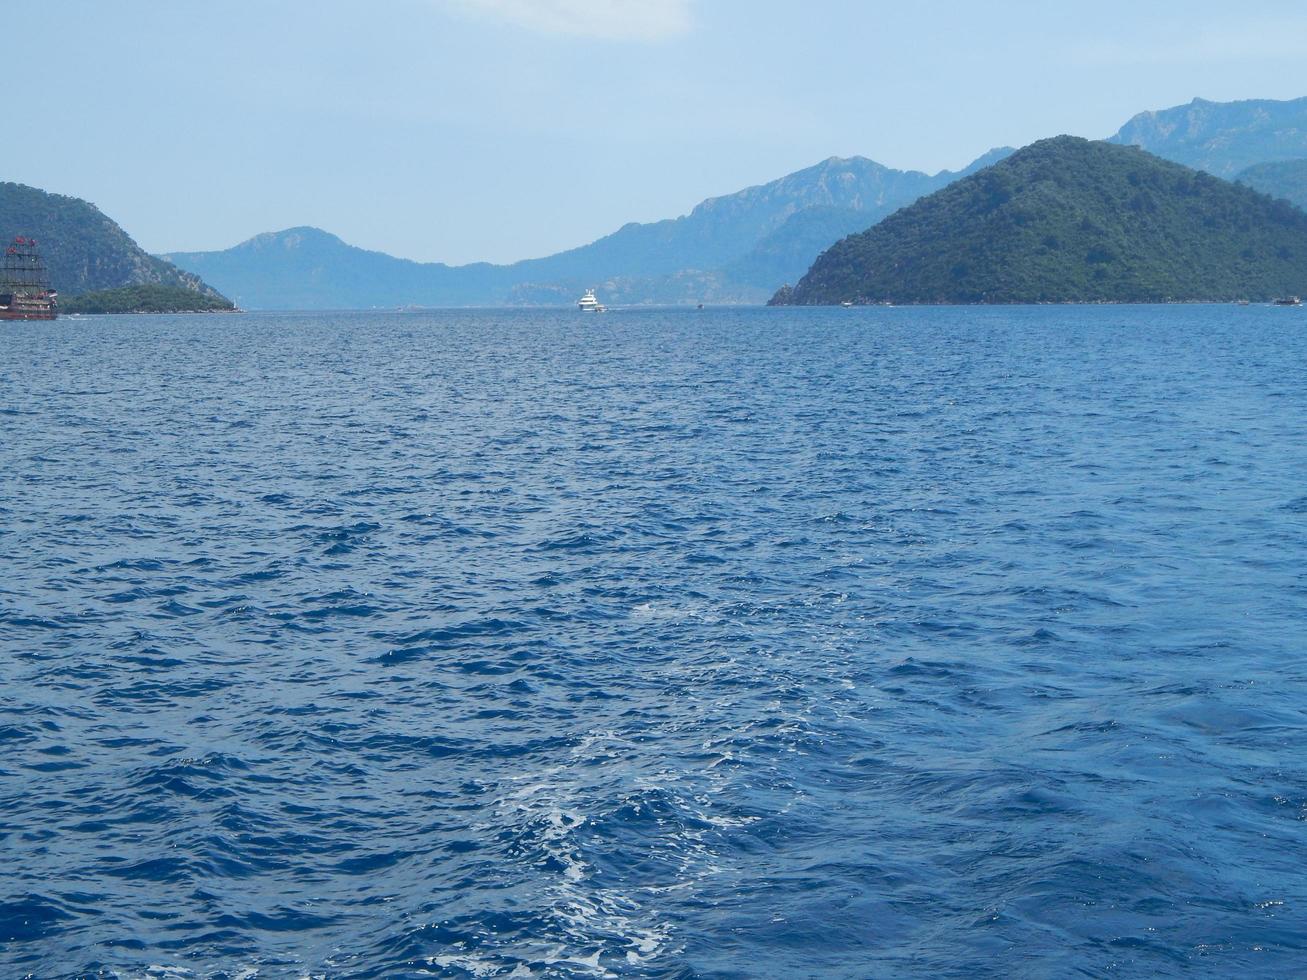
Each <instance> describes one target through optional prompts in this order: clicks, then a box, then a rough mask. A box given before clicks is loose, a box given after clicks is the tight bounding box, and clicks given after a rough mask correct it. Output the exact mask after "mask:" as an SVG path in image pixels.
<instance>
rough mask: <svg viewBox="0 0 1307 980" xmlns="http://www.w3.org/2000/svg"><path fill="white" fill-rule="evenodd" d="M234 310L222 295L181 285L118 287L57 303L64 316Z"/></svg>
mask: <svg viewBox="0 0 1307 980" xmlns="http://www.w3.org/2000/svg"><path fill="white" fill-rule="evenodd" d="M232 309H234V307H233V306H232V304H231V302H230V301H229V300H226V299H223V298H222V297H221V296H211V295H209V294H207V293H201V292H197V291H196V290H194V289H187V288H185V287H184V286H155V285H148V286H120V287H119V288H117V289H100V290H96V291H95V292H92V293H82V294H81V295H80V296H74V297H73V298H72V299H67V300H64V301H63V302H62V303H60V310H61V311H62V312H64V313H215V312H222V313H227V312H230V311H231V310H232Z"/></svg>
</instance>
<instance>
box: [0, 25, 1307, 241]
mask: <svg viewBox="0 0 1307 980" xmlns="http://www.w3.org/2000/svg"><path fill="white" fill-rule="evenodd" d="M0 3H2V4H3V20H4V34H5V47H6V53H5V64H4V74H5V78H6V82H7V86H8V89H9V95H8V98H7V99H6V112H5V119H6V133H5V135H4V137H3V139H4V151H3V158H2V159H3V163H2V164H0V177H3V178H5V179H12V180H19V181H22V182H24V183H29V184H34V185H36V186H39V187H44V188H47V189H49V190H55V191H60V192H63V193H69V194H75V195H78V196H81V197H86V198H88V199H90V200H92V201H94V202H95V203H96V204H98V205H99V206H100V207H101V208H102V209H104V210H105V211H106V212H107V213H108V214H110V215H111V216H112V217H114V218H116V219H118V220H119V221H120V222H121V223H122V224H123V225H124V227H126V229H127V230H128V231H129V232H130V233H132V234H133V235H134V236H136V238H137V239H138V240H139V241H140V242H141V244H142V245H144V246H145V247H146V248H148V249H150V250H152V251H169V250H183V249H209V248H222V247H226V246H229V245H232V244H235V243H236V242H238V241H241V240H243V239H245V238H248V237H250V236H251V235H254V234H256V233H258V232H261V231H269V230H275V229H279V228H284V227H288V226H292V225H299V224H313V225H318V226H321V227H323V228H326V229H328V230H330V231H333V232H336V233H337V234H339V235H341V236H342V237H343V238H345V239H346V240H348V241H350V242H353V243H356V244H359V245H363V246H365V247H369V248H377V249H382V250H384V251H389V252H392V253H394V254H398V255H403V256H407V257H412V258H417V259H424V260H440V261H448V262H466V261H472V260H477V259H487V260H492V261H507V260H512V259H516V258H525V257H529V256H535V255H542V254H546V253H549V252H553V251H556V250H559V249H562V248H567V247H570V246H573V245H578V244H583V243H585V242H587V241H590V240H592V239H594V238H596V237H598V236H600V235H602V234H605V233H607V232H609V231H612V230H613V229H615V228H617V227H618V226H620V225H621V224H623V223H625V222H627V221H647V220H653V219H657V218H663V217H673V216H675V215H678V214H682V213H684V212H685V211H687V210H688V209H689V208H691V207H692V206H693V205H694V204H696V203H697V202H698V201H699V200H701V199H703V198H704V197H708V196H710V195H715V194H723V193H729V192H731V191H735V190H738V189H740V188H742V187H745V186H747V185H749V184H755V183H761V182H764V181H767V180H771V179H773V178H775V177H779V176H781V175H783V174H785V173H788V172H790V171H793V170H796V169H799V168H801V167H804V166H808V165H810V164H812V163H815V162H817V161H818V160H821V159H824V158H826V157H829V156H832V155H839V156H849V155H853V154H862V155H864V156H869V157H872V158H873V159H876V160H879V161H881V162H882V163H886V164H889V165H891V166H896V167H904V168H916V169H923V170H930V171H934V170H938V169H940V168H944V167H949V168H956V167H959V166H962V165H963V164H965V163H966V162H968V161H969V160H970V159H972V158H973V157H975V156H977V155H979V154H980V153H982V152H983V151H985V150H986V149H989V148H990V147H992V146H997V145H1001V144H1011V145H1021V144H1024V143H1028V142H1031V141H1032V140H1035V139H1038V138H1040V137H1044V136H1049V135H1055V134H1057V133H1063V132H1069V133H1075V134H1079V135H1083V136H1091V137H1102V136H1106V135H1109V134H1110V133H1112V132H1114V131H1115V130H1116V129H1117V128H1118V127H1119V126H1120V125H1121V124H1122V123H1123V122H1125V120H1126V119H1127V118H1128V117H1130V116H1131V115H1133V114H1134V113H1135V112H1137V111H1139V110H1143V109H1156V108H1164V107H1167V106H1170V105H1175V104H1178V103H1182V102H1188V101H1189V100H1190V99H1191V98H1193V97H1194V96H1196V95H1201V96H1203V97H1205V98H1210V99H1218V100H1227V99H1238V98H1255V97H1265V98H1293V97H1297V96H1301V95H1307V56H1304V51H1307V8H1303V7H1302V5H1301V3H1297V2H1280V0H1266V2H1259V3H1249V4H1246V5H1243V7H1242V10H1241V9H1239V7H1238V5H1234V4H1231V3H1229V2H1228V0H1226V2H1220V3H1216V2H1207V0H1188V2H1171V0H1160V2H1143V0H1101V2H1097V3H1093V4H1070V3H1055V2H1050V0H1045V2H1036V0H1009V2H1004V0H991V2H987V3H978V2H974V0H971V2H956V0H933V2H932V0H918V2H914V3H893V4H891V3H883V2H879V0H865V2H852V0H0ZM21 39H29V40H30V46H28V47H26V48H24V45H23V43H22V40H21Z"/></svg>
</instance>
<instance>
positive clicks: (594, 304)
mask: <svg viewBox="0 0 1307 980" xmlns="http://www.w3.org/2000/svg"><path fill="white" fill-rule="evenodd" d="M576 305H577V306H578V307H579V308H580V310H581V312H582V313H607V312H608V307H606V306H604V304H603V303H601V302H599V300H597V299H595V291H594V290H593V289H587V290H586V291H585V295H584V296H582V297H581V298H580V299H579V300H578V301H577V304H576Z"/></svg>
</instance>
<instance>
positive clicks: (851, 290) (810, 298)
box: [773, 136, 1307, 305]
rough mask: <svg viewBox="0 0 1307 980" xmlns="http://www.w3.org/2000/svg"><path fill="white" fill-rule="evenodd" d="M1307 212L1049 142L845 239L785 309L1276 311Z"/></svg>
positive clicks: (785, 294) (1120, 154)
mask: <svg viewBox="0 0 1307 980" xmlns="http://www.w3.org/2000/svg"><path fill="white" fill-rule="evenodd" d="M1291 293H1307V213H1304V212H1303V211H1301V210H1299V209H1298V208H1296V207H1293V206H1292V205H1290V204H1288V203H1287V202H1284V201H1276V200H1274V199H1272V198H1270V197H1267V196H1265V195H1263V194H1260V193H1258V192H1256V191H1254V190H1252V189H1251V188H1248V187H1243V186H1240V185H1238V184H1232V183H1229V182H1227V181H1224V180H1221V179H1219V178H1217V177H1213V176H1212V175H1211V174H1207V173H1200V172H1198V171H1196V170H1192V169H1190V168H1188V167H1185V166H1182V165H1180V164H1177V163H1173V162H1171V161H1167V160H1163V159H1161V158H1160V157H1156V156H1153V155H1152V154H1150V153H1146V152H1144V151H1143V150H1140V149H1139V148H1137V147H1133V146H1131V147H1126V146H1117V145H1113V144H1111V143H1106V142H1091V141H1089V140H1084V139H1080V138H1078V137H1072V136H1061V137H1057V138H1055V139H1049V140H1042V141H1040V142H1038V143H1034V144H1032V145H1031V146H1028V147H1026V148H1025V149H1023V150H1020V151H1018V152H1017V153H1014V154H1013V155H1012V156H1010V157H1008V158H1007V159H1006V160H1004V161H1002V162H1001V163H998V164H996V165H995V166H993V167H990V168H989V169H987V170H984V171H982V172H980V173H978V174H975V175H974V176H971V177H968V178H966V179H965V180H960V181H958V182H956V183H954V184H952V185H951V186H949V187H947V188H945V189H943V190H941V191H937V192H936V193H934V194H932V195H930V196H928V197H925V198H922V199H921V200H920V201H917V202H916V203H915V204H912V205H910V206H909V207H906V208H904V209H903V210H901V211H899V212H897V213H896V214H894V215H891V216H890V217H888V218H886V219H885V220H884V221H882V222H880V223H879V224H877V225H875V226H874V227H872V228H870V229H868V230H867V231H865V232H862V233H860V234H857V235H851V236H849V237H848V238H845V239H843V240H842V241H840V242H839V243H837V244H836V245H834V246H833V247H831V248H830V249H828V250H827V251H826V252H824V253H823V254H822V255H821V257H820V258H818V259H817V261H816V262H815V263H814V264H813V266H812V268H811V269H810V270H809V271H808V273H807V274H806V275H805V276H804V277H803V278H802V279H801V280H800V281H799V283H798V285H797V286H795V287H794V289H793V290H789V289H788V288H786V289H785V290H782V291H781V292H780V293H778V294H777V296H776V297H774V299H773V302H774V303H776V304H777V305H784V304H796V305H820V304H835V303H840V302H854V303H885V302H891V303H896V304H901V303H1060V302H1081V303H1088V302H1100V301H1101V302H1161V301H1184V300H1234V299H1240V298H1247V299H1252V300H1269V299H1272V298H1274V297H1277V296H1283V295H1285V294H1291Z"/></svg>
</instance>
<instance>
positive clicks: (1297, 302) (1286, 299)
mask: <svg viewBox="0 0 1307 980" xmlns="http://www.w3.org/2000/svg"><path fill="white" fill-rule="evenodd" d="M1271 305H1272V306H1302V297H1301V296H1282V297H1280V298H1279V299H1277V300H1272V302H1271Z"/></svg>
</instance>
